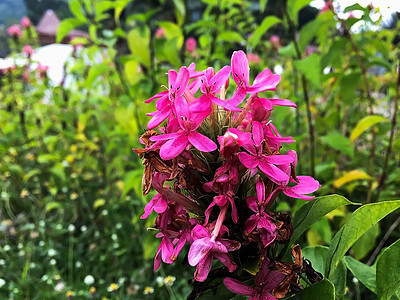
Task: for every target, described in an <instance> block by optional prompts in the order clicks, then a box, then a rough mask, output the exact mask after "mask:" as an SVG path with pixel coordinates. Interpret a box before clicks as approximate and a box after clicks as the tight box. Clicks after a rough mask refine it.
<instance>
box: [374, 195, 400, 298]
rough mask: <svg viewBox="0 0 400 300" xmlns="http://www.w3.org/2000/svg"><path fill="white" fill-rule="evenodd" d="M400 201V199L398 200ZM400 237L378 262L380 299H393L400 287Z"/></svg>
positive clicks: (377, 277) (377, 286)
mask: <svg viewBox="0 0 400 300" xmlns="http://www.w3.org/2000/svg"><path fill="white" fill-rule="evenodd" d="M398 202H400V200H399V201H398ZM399 274H400V239H399V240H397V241H396V242H394V243H393V244H392V245H391V246H390V247H388V248H387V249H385V250H384V251H383V253H382V254H381V256H380V257H379V259H378V262H377V263H376V289H377V292H378V299H382V300H384V299H393V298H391V296H392V295H394V294H395V293H397V292H398V290H399V289H400V276H399Z"/></svg>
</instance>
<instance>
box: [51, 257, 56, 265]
mask: <svg viewBox="0 0 400 300" xmlns="http://www.w3.org/2000/svg"><path fill="white" fill-rule="evenodd" d="M56 263H57V261H56V260H55V259H54V258H52V259H50V264H51V265H52V266H54V265H55V264H56Z"/></svg>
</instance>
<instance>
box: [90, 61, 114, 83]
mask: <svg viewBox="0 0 400 300" xmlns="http://www.w3.org/2000/svg"><path fill="white" fill-rule="evenodd" d="M111 69H112V68H111V66H110V65H109V64H108V63H101V64H96V65H93V66H92V67H91V68H90V69H89V73H88V76H87V78H86V81H85V85H86V87H87V88H90V87H91V86H92V83H93V82H94V81H95V80H96V79H98V78H99V77H100V76H101V75H103V74H105V73H107V72H109V71H110V70H111Z"/></svg>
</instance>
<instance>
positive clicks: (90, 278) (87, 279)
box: [83, 275, 95, 285]
mask: <svg viewBox="0 0 400 300" xmlns="http://www.w3.org/2000/svg"><path fill="white" fill-rule="evenodd" d="M94 281H95V280H94V277H93V276H92V275H86V276H85V279H83V282H84V283H85V284H86V285H92V284H93V283H94Z"/></svg>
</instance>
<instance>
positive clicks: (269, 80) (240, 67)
mask: <svg viewBox="0 0 400 300" xmlns="http://www.w3.org/2000/svg"><path fill="white" fill-rule="evenodd" d="M231 66H232V76H233V80H234V81H235V82H236V84H237V85H238V88H237V89H236V91H235V93H234V94H233V96H232V99H231V100H230V101H229V104H231V105H232V106H237V105H239V104H240V103H242V101H243V100H244V98H245V97H246V94H255V93H259V92H264V91H274V90H276V85H277V84H278V83H279V81H280V80H281V76H280V75H277V74H272V72H271V71H270V69H265V70H264V71H262V72H261V73H260V74H258V76H257V77H256V78H255V79H254V83H253V85H250V84H249V62H248V60H247V57H246V54H245V53H244V52H243V51H241V50H240V51H235V52H234V53H233V55H232V59H231Z"/></svg>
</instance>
